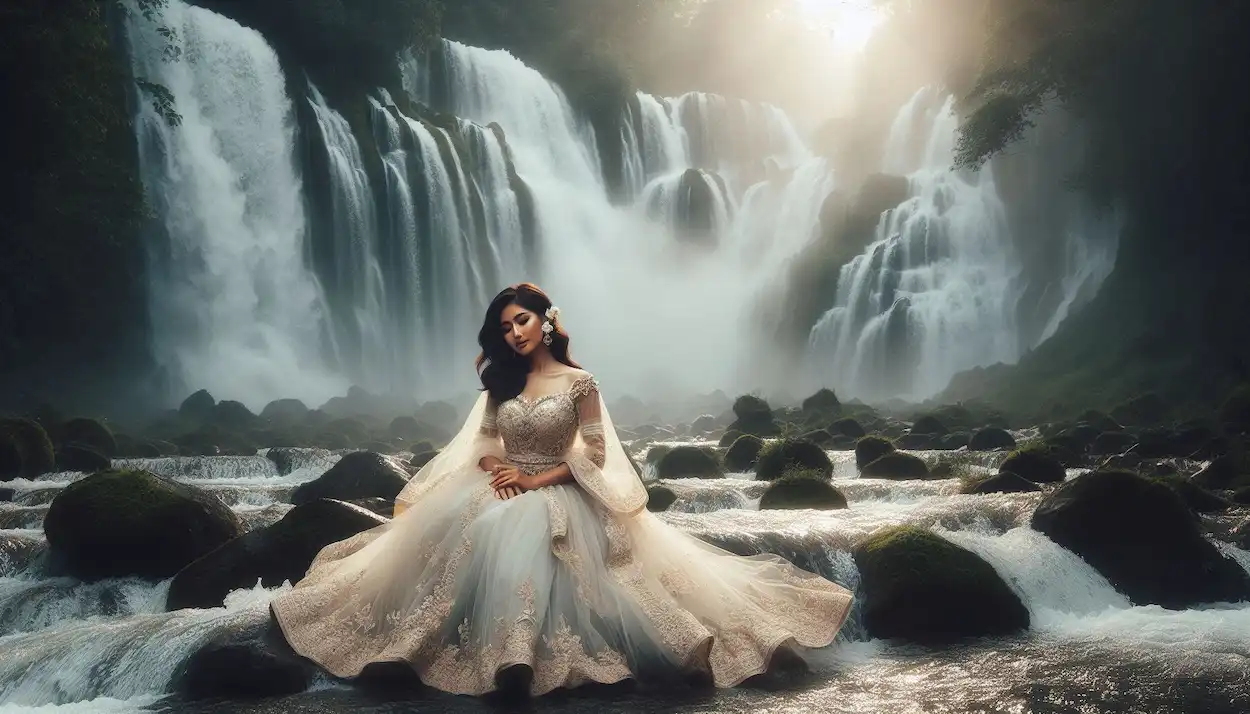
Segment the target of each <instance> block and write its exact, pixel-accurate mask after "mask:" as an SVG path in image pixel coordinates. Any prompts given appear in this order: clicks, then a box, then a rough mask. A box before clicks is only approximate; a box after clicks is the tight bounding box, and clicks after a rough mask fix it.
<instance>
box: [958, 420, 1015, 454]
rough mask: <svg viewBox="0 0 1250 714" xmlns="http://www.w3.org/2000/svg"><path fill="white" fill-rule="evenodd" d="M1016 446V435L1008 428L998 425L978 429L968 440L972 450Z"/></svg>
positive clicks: (969, 447) (989, 449)
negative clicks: (1001, 427)
mask: <svg viewBox="0 0 1250 714" xmlns="http://www.w3.org/2000/svg"><path fill="white" fill-rule="evenodd" d="M1014 448H1016V437H1014V436H1012V435H1011V432H1009V431H1007V430H1006V429H999V428H997V427H992V426H991V427H986V428H984V429H979V430H977V432H976V433H974V434H973V435H972V439H971V440H970V441H969V442H968V449H970V450H971V451H996V450H998V449H1014Z"/></svg>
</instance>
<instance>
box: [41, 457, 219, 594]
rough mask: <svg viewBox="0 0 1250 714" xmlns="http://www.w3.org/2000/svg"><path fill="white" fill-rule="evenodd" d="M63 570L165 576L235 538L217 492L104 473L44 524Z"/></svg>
mask: <svg viewBox="0 0 1250 714" xmlns="http://www.w3.org/2000/svg"><path fill="white" fill-rule="evenodd" d="M43 529H44V533H45V534H46V535H47V538H48V546H49V549H50V552H51V554H52V555H53V557H54V558H55V560H56V562H57V563H58V564H59V565H60V566H61V567H62V568H63V569H64V570H65V572H66V573H68V574H69V575H72V576H74V577H77V578H80V579H82V580H89V581H91V580H99V579H102V578H110V577H126V576H132V575H133V576H138V577H143V578H151V579H160V578H167V577H169V576H171V575H173V574H174V573H177V572H178V571H179V570H180V569H182V568H183V567H184V566H186V565H187V564H188V563H190V562H192V561H194V560H195V559H197V558H199V557H201V556H203V555H204V554H206V553H208V552H210V551H212V550H213V549H215V548H217V547H218V546H220V545H222V544H223V543H226V542H227V541H229V540H230V539H232V538H235V537H237V536H238V535H240V534H241V533H242V532H243V524H242V522H241V521H240V520H239V518H238V516H236V515H235V514H234V512H232V511H231V510H230V509H229V508H228V507H227V506H226V504H225V503H223V502H222V501H221V499H220V498H218V497H217V496H216V495H214V494H212V493H208V492H205V491H201V490H199V489H195V488H192V487H190V486H187V485H185V484H181V483H177V482H175V481H171V480H168V479H165V478H162V477H160V476H157V475H155V474H152V473H148V472H146V471H124V470H114V471H102V472H100V473H97V474H93V475H91V476H88V477H86V478H84V479H81V480H79V481H75V482H74V483H71V484H70V485H68V486H66V487H65V488H64V489H63V490H62V491H61V492H60V493H59V494H57V496H56V498H55V499H53V501H52V505H51V506H49V507H48V513H47V516H45V518H44V522H43Z"/></svg>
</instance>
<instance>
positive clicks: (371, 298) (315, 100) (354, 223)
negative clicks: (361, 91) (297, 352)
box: [307, 84, 389, 387]
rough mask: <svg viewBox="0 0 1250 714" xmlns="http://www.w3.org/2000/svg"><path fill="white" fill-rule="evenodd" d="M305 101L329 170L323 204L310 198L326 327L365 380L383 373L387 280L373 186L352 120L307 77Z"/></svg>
mask: <svg viewBox="0 0 1250 714" xmlns="http://www.w3.org/2000/svg"><path fill="white" fill-rule="evenodd" d="M307 101H308V105H309V107H310V108H311V110H312V116H313V123H314V124H315V130H316V132H317V136H318V138H319V139H320V142H319V143H318V144H316V145H317V146H318V147H319V148H321V149H322V150H323V151H324V154H323V155H322V157H321V158H322V159H323V161H324V163H323V164H322V166H323V167H324V170H325V176H326V178H327V182H326V183H327V186H326V191H325V193H326V194H328V196H325V197H326V198H328V199H329V200H328V201H327V202H326V203H325V204H324V207H322V206H313V207H312V208H311V213H312V215H313V216H314V217H315V225H317V226H323V228H321V229H320V230H319V231H318V233H319V235H317V236H316V238H315V239H314V240H313V241H312V247H311V251H310V253H311V257H312V263H313V265H314V266H315V268H316V271H317V275H318V277H319V278H320V281H321V285H322V287H323V288H324V289H325V296H326V303H327V304H328V305H329V316H328V317H329V320H328V323H329V328H330V329H329V335H330V343H331V349H332V350H333V352H334V355H335V357H336V360H337V362H338V365H339V368H340V370H342V371H344V372H346V373H347V374H348V375H349V376H352V377H355V378H357V379H358V380H361V379H362V378H363V381H364V382H365V384H367V385H368V386H370V387H384V386H389V385H385V384H380V383H378V377H380V376H383V375H386V374H387V367H388V364H387V360H386V358H385V355H384V345H385V342H384V340H385V338H386V334H385V332H384V330H385V326H384V324H383V322H382V316H383V315H382V307H383V302H384V299H385V298H384V297H383V296H384V292H385V286H384V284H383V280H382V269H381V266H380V264H379V261H378V244H377V241H378V231H377V216H376V215H375V211H376V204H375V201H374V195H373V189H372V187H371V186H370V185H369V179H368V176H367V175H366V174H365V169H364V160H363V157H362V154H361V149H360V144H359V143H358V142H357V140H356V137H355V135H354V134H352V128H351V125H350V124H348V122H347V120H346V119H344V118H343V117H342V116H341V115H340V114H339V113H338V112H336V111H334V110H333V109H331V108H330V106H329V105H328V104H326V101H325V98H324V97H323V96H322V94H321V92H319V91H318V90H317V88H316V87H315V86H312V85H311V84H310V85H309V96H308V99H307Z"/></svg>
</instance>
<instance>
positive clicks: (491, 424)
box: [477, 396, 499, 439]
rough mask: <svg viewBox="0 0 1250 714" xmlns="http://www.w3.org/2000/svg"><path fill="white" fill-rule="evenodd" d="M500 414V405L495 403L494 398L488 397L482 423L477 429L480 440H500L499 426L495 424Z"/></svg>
mask: <svg viewBox="0 0 1250 714" xmlns="http://www.w3.org/2000/svg"><path fill="white" fill-rule="evenodd" d="M498 413H499V405H498V404H497V403H496V402H495V399H494V397H490V396H487V397H486V411H484V412H482V421H481V423H480V424H479V425H478V428H477V435H478V437H479V438H486V439H497V438H499V425H498V424H497V423H496V422H495V416H496V415H497V414H498Z"/></svg>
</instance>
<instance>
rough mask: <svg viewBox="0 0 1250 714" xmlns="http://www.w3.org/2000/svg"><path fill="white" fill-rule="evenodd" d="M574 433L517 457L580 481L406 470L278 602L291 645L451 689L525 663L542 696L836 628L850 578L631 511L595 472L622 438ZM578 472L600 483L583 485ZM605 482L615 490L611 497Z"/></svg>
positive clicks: (716, 675)
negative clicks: (508, 495) (512, 483)
mask: <svg viewBox="0 0 1250 714" xmlns="http://www.w3.org/2000/svg"><path fill="white" fill-rule="evenodd" d="M566 396H568V397H569V398H568V399H567V400H560V399H558V398H557V399H554V400H551V401H552V402H556V403H549V404H546V405H545V406H543V407H542V409H540V408H539V403H538V402H530V403H528V404H522V405H521V407H522V408H520V409H518V410H517V414H516V415H514V416H517V417H529V418H540V419H541V418H545V419H547V420H551V419H556V420H558V416H557V412H559V411H560V410H561V409H564V410H566V411H567V410H572V409H573V408H574V407H575V406H576V400H575V397H576V396H577V395H576V394H575V393H573V392H570V393H568V394H567V395H566ZM591 398H593V399H595V400H596V401H598V399H599V397H598V394H597V392H595V393H594V394H592V395H591ZM561 401H563V402H565V404H563V405H561V404H560V403H559V402H561ZM596 408H597V409H601V408H602V404H601V403H599V404H597V405H596ZM543 410H545V411H547V412H548V414H547V415H546V416H545V417H544V416H543V415H542V414H540V413H539V412H540V411H543ZM483 413H484V407H483V405H482V404H481V403H479V406H478V408H477V409H475V414H476V415H477V416H478V417H481V416H483ZM505 413H506V410H505V409H504V408H503V407H502V406H501V409H500V414H499V417H500V420H501V422H502V431H503V432H504V433H503V442H504V443H505V444H507V445H508V447H509V448H507V449H506V451H507V452H508V453H515V452H514V449H513V448H511V447H513V446H514V445H515V444H514V443H513V440H512V439H510V438H509V437H510V434H509V426H508V424H507V420H505V419H504V416H505ZM585 417H586V414H585V412H584V410H583V419H582V428H583V431H584V430H585V427H586V423H585V422H586V421H587V419H586V418H585ZM472 418H474V417H473V416H471V419H472ZM487 419H488V420H489V417H487ZM515 426H516V425H515V424H513V425H512V427H511V428H515ZM608 426H609V427H610V422H608ZM489 431H490V429H489V428H486V429H484V431H483V433H485V434H487V435H488V434H489ZM539 431H540V432H541V431H542V429H541V428H540V429H539ZM608 431H609V433H610V429H609V430H608ZM590 433H591V436H593V435H594V434H595V429H593V428H592V429H591V430H590ZM462 436H463V434H462ZM462 436H458V437H457V439H456V440H454V441H453V443H452V444H451V445H449V447H448V449H445V450H444V452H443V455H444V456H446V455H455V456H458V457H459V458H462V459H463V458H464V457H465V455H466V454H465V453H457V452H458V451H460V449H461V447H465V446H466V444H469V443H470V442H477V443H476V445H475V446H472V447H471V449H473V450H474V451H475V453H476V452H480V451H481V449H482V448H483V445H482V443H481V442H482V441H483V439H481V438H480V435H479V436H475V437H472V438H471V439H470V440H469V441H465V440H463V439H462ZM583 436H585V433H583ZM487 441H488V440H487ZM571 441H572V440H571V439H567V438H566V439H565V441H564V444H562V445H561V446H562V447H564V448H563V449H562V450H563V451H564V453H562V454H560V455H559V456H555V457H553V456H551V455H550V454H549V453H547V454H543V453H537V454H535V453H531V454H530V456H531V457H532V461H531V462H530V463H527V464H524V465H522V464H520V463H518V465H519V466H521V467H522V469H523V470H527V471H531V472H537V471H540V470H542V469H545V468H548V467H549V466H551V465H554V464H555V463H559V461H557V460H556V459H560V460H562V461H563V462H565V463H569V461H570V460H580V461H581V463H580V464H579V465H578V466H575V467H574V468H573V469H572V470H573V471H574V474H575V475H576V476H578V478H577V481H576V483H570V484H563V485H557V486H548V487H545V488H541V489H538V490H535V491H530V492H527V493H525V494H523V495H521V496H519V497H516V498H513V499H510V500H507V501H501V500H498V499H496V498H495V496H494V493H493V491H492V490H491V489H490V487H489V477H488V476H487V475H486V474H485V473H484V472H483V471H481V470H480V469H479V468H477V465H476V459H473V460H471V461H463V460H462V461H460V466H459V467H455V468H448V466H447V464H444V465H443V466H442V467H435V468H434V469H431V470H430V472H429V473H425V472H424V471H423V473H422V474H418V476H417V477H414V481H416V483H414V484H411V485H410V489H411V490H410V489H405V491H406V492H409V493H405V494H401V497H400V501H399V504H400V505H406V506H407V508H406V509H403V510H402V513H401V514H400V515H397V516H396V517H395V518H394V519H393V520H392V521H391V522H389V523H387V524H384V525H382V526H379V527H377V528H374V529H372V530H369V531H366V532H364V533H360V534H358V535H356V536H354V537H352V538H349V539H347V540H344V541H340V542H338V543H333V544H331V545H329V546H327V547H326V548H324V549H323V550H322V551H321V552H320V553H319V554H318V555H317V558H316V560H315V561H314V562H313V564H312V566H311V567H310V569H309V572H308V575H307V576H306V577H305V578H304V580H302V581H301V582H300V583H299V584H298V586H297V587H296V588H295V589H294V590H292V591H291V592H289V593H286V594H284V595H282V596H280V597H278V598H276V599H275V600H274V602H273V606H272V607H273V611H274V614H275V616H276V618H277V620H278V622H279V624H280V625H281V627H282V630H283V632H284V633H285V635H286V637H287V640H288V641H289V642H290V644H291V646H292V647H293V648H294V649H295V650H296V651H297V652H299V653H300V654H302V655H304V656H306V657H309V658H310V659H312V660H314V661H316V662H317V663H319V664H320V665H322V666H323V667H324V668H325V669H326V670H327V671H329V672H330V673H332V674H334V675H336V676H339V677H353V676H356V675H358V674H360V672H361V671H362V669H363V668H364V667H365V666H366V665H368V664H370V663H372V662H386V661H403V662H407V663H409V664H410V665H411V666H412V667H413V668H414V669H415V670H416V672H417V673H418V674H419V675H420V677H421V678H422V680H423V681H424V682H425V683H426V684H428V685H430V686H433V687H436V688H438V689H441V690H444V691H448V692H454V693H460V694H484V693H486V692H489V691H491V690H493V689H494V688H495V676H496V674H497V673H498V672H499V671H500V670H502V669H504V668H506V667H509V666H512V665H517V664H522V665H528V666H529V667H530V668H531V669H532V671H533V674H534V676H533V681H532V684H531V693H533V694H543V693H546V692H549V691H551V690H553V689H556V688H559V687H573V686H576V685H579V684H582V683H586V682H591V681H593V682H603V683H611V682H616V681H620V680H622V679H625V678H627V677H631V676H636V675H638V673H640V672H646V671H651V670H653V669H654V670H657V671H658V670H665V671H676V670H680V669H701V670H704V671H707V672H710V674H711V675H712V678H713V680H714V681H715V683H716V684H717V685H718V686H733V685H736V684H738V683H739V682H741V681H742V680H744V679H746V678H747V677H750V676H752V675H754V674H758V673H761V672H763V671H764V670H765V669H766V668H767V666H768V662H769V660H770V658H771V657H772V654H773V653H774V651H775V650H776V649H777V648H778V647H780V646H782V645H788V646H803V647H821V646H824V645H827V644H829V643H830V642H832V641H833V639H834V636H835V635H836V634H837V631H838V629H839V628H840V627H841V625H842V622H843V620H844V619H845V617H846V615H847V612H848V610H849V606H850V601H851V596H850V593H849V592H847V591H846V590H845V589H843V588H842V587H840V586H838V585H836V584H834V583H831V582H829V581H827V580H825V579H823V578H820V577H818V576H815V575H812V574H809V573H807V572H805V571H803V570H800V569H798V568H795V567H794V566H792V565H790V564H789V563H787V562H786V561H785V560H783V559H781V558H779V557H776V556H772V555H763V556H755V557H749V558H743V557H739V556H736V555H733V554H731V553H728V552H726V551H724V550H721V549H719V548H716V547H714V546H711V545H709V544H706V543H704V542H702V541H700V540H698V539H697V538H694V537H692V536H689V535H687V534H685V533H683V532H682V531H680V530H678V529H676V528H673V527H671V526H669V525H667V524H665V523H664V522H663V521H661V520H659V519H658V518H657V517H656V516H654V515H652V514H650V513H648V512H646V511H645V510H644V511H641V512H634V511H633V508H632V506H633V504H632V503H631V502H630V500H629V495H630V491H629V490H628V489H624V490H622V489H619V488H613V487H612V486H610V484H612V483H613V477H612V476H611V475H610V474H607V473H605V471H607V469H608V468H609V465H610V466H612V467H615V466H616V465H615V464H611V462H612V461H613V456H614V451H615V449H613V448H611V447H613V446H614V445H615V447H616V448H617V449H619V443H617V444H612V443H607V442H605V446H606V447H607V449H606V450H607V458H606V459H605V458H604V456H603V454H601V453H598V452H597V450H596V448H597V447H596V446H595V445H594V443H593V442H594V440H593V439H588V440H586V441H587V442H590V443H589V444H587V443H582V444H581V446H580V451H579V453H576V454H570V453H569V451H568V445H569V443H570V442H571ZM449 451H450V452H452V453H451V454H449ZM539 451H547V452H550V451H551V449H539ZM616 456H618V457H623V452H621V454H617V455H616ZM543 462H546V463H543ZM431 463H433V462H431ZM514 463H517V460H514ZM570 465H572V464H570ZM601 466H602V467H601ZM579 470H580V471H582V472H583V473H581V474H578V471H579ZM631 471H632V470H631ZM423 476H424V477H425V478H422V477H423ZM418 479H420V480H418ZM431 479H433V480H432V481H431ZM587 479H598V486H599V489H598V490H597V491H596V490H591V489H587V488H586V487H585V486H583V485H582V484H583V483H584V482H585V480H587ZM634 479H635V480H636V479H637V477H636V476H634ZM644 493H645V492H644ZM617 495H623V496H625V498H622V499H617V500H616V501H615V503H609V502H608V501H611V500H612V499H613V498H614V497H615V496H617ZM613 506H617V507H616V508H614V507H613ZM623 510H625V511H628V514H626V513H623V512H622V511H623Z"/></svg>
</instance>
